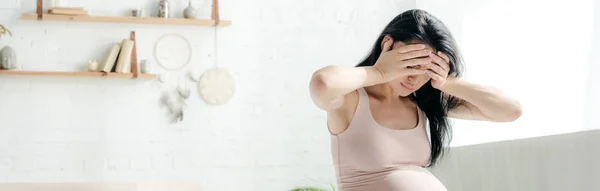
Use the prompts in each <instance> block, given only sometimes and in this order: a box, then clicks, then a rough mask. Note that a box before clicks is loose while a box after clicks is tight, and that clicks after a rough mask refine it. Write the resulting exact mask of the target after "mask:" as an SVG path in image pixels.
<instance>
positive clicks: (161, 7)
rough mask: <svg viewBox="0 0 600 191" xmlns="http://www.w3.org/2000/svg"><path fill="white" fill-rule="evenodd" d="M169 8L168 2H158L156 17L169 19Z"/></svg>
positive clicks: (165, 0) (161, 0) (164, 0)
mask: <svg viewBox="0 0 600 191" xmlns="http://www.w3.org/2000/svg"><path fill="white" fill-rule="evenodd" d="M170 8H171V5H169V0H160V1H159V2H158V17H161V18H169V14H170V10H169V9H170Z"/></svg>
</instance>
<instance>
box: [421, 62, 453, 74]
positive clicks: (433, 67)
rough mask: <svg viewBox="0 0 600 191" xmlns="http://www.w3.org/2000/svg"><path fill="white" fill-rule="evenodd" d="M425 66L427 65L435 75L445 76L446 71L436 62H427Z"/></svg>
mask: <svg viewBox="0 0 600 191" xmlns="http://www.w3.org/2000/svg"><path fill="white" fill-rule="evenodd" d="M425 67H427V68H428V69H429V70H430V71H432V72H434V73H435V74H437V75H440V76H442V77H445V76H446V74H447V73H448V72H446V71H445V70H444V69H443V68H442V67H440V66H439V65H437V64H434V63H429V64H427V65H426V66H425Z"/></svg>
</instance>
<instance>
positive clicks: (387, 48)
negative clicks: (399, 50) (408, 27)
mask: <svg viewBox="0 0 600 191" xmlns="http://www.w3.org/2000/svg"><path fill="white" fill-rule="evenodd" d="M393 44H394V41H393V40H388V41H385V42H384V43H383V49H381V53H384V52H387V51H390V50H392V45H393Z"/></svg>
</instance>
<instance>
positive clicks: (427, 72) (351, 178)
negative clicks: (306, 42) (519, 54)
mask: <svg viewBox="0 0 600 191" xmlns="http://www.w3.org/2000/svg"><path fill="white" fill-rule="evenodd" d="M461 61H462V60H461V57H460V54H459V52H458V48H457V45H456V43H455V41H454V39H453V37H452V35H451V33H450V32H449V30H448V29H447V28H446V27H445V26H444V24H443V23H442V22H441V21H439V20H438V19H436V18H435V17H434V16H432V15H430V14H429V13H427V12H425V11H422V10H409V11H406V12H404V13H401V14H400V15H398V16H396V17H395V18H394V19H393V20H392V21H391V22H390V23H389V24H388V25H387V26H386V27H385V29H384V30H383V32H382V33H381V35H380V36H379V38H378V39H377V41H376V42H375V45H374V47H373V49H372V52H371V53H370V54H369V55H368V56H367V57H366V58H365V59H364V60H363V61H362V62H360V63H359V64H358V65H357V66H334V65H331V66H326V67H324V68H321V69H319V70H317V71H316V72H314V74H313V76H312V79H311V82H310V93H311V97H312V99H313V101H314V103H315V104H316V105H317V107H319V108H321V109H322V110H324V111H326V112H327V126H328V129H329V132H330V134H331V146H332V149H331V151H332V156H333V159H334V164H335V166H336V175H337V182H338V189H339V190H341V191H443V190H446V188H445V187H444V185H442V183H441V182H440V181H439V180H438V179H437V178H436V177H434V176H433V175H432V174H431V173H430V172H429V171H428V170H426V169H425V168H426V167H429V166H432V165H434V164H435V163H436V161H437V160H438V158H439V157H440V156H441V155H442V153H443V150H444V144H446V143H447V140H448V138H449V135H448V132H449V131H450V128H451V127H450V124H449V123H448V119H447V117H452V118H459V119H467V120H485V121H491V122H510V121H514V120H516V119H517V118H519V117H520V115H521V106H520V103H519V102H518V101H517V100H515V99H513V98H510V97H508V96H507V95H505V94H503V93H502V92H501V91H499V90H497V89H494V88H492V87H487V86H483V85H478V84H475V83H470V82H467V81H465V80H463V79H461V78H460V74H461V72H460V68H461V64H462V63H461Z"/></svg>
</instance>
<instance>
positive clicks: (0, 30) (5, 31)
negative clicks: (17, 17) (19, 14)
mask: <svg viewBox="0 0 600 191" xmlns="http://www.w3.org/2000/svg"><path fill="white" fill-rule="evenodd" d="M3 35H8V36H12V33H11V32H10V30H8V28H6V27H4V25H0V39H1V38H2V36H3Z"/></svg>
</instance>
